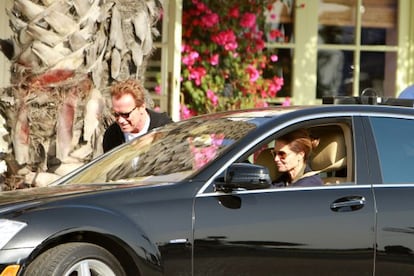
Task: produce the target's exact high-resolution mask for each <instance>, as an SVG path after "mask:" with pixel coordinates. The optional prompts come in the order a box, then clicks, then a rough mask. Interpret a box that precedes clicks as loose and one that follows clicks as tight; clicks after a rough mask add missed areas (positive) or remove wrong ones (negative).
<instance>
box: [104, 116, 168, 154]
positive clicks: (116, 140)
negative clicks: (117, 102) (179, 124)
mask: <svg viewBox="0 0 414 276" xmlns="http://www.w3.org/2000/svg"><path fill="white" fill-rule="evenodd" d="M147 112H148V115H149V117H150V125H149V128H148V131H149V130H151V129H153V128H156V127H160V126H163V125H166V124H168V123H171V122H172V120H171V118H170V117H168V115H167V113H159V112H155V111H153V110H150V109H147ZM122 143H125V137H124V133H123V132H122V130H121V128H120V127H119V125H118V124H117V123H116V122H114V123H112V124H111V125H110V126H109V127H108V128H107V129H106V131H105V134H104V137H103V142H102V147H103V151H104V152H107V151H109V150H111V149H113V148H115V147H116V146H119V145H121V144H122Z"/></svg>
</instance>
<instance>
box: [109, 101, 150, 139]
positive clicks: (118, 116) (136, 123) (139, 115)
mask: <svg viewBox="0 0 414 276" xmlns="http://www.w3.org/2000/svg"><path fill="white" fill-rule="evenodd" d="M112 112H113V114H114V117H115V120H116V122H117V124H118V125H119V127H120V128H121V130H122V132H130V133H137V132H139V131H140V130H141V129H142V128H143V126H144V125H145V120H146V111H145V104H143V105H142V106H140V107H138V106H136V105H135V101H134V98H133V97H132V96H131V95H130V94H125V95H122V96H121V97H119V98H114V97H112Z"/></svg>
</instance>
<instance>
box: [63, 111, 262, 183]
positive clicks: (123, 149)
mask: <svg viewBox="0 0 414 276" xmlns="http://www.w3.org/2000/svg"><path fill="white" fill-rule="evenodd" d="M262 120H263V118H262ZM257 123H258V118H251V117H250V118H245V117H242V116H241V114H238V115H237V116H236V117H231V118H230V117H214V116H210V117H207V118H206V117H200V118H193V119H190V120H186V121H181V122H177V123H173V124H170V125H166V126H164V127H162V128H159V129H157V130H155V131H152V132H149V133H147V134H146V135H144V136H142V137H140V138H137V139H135V140H133V141H131V142H129V143H126V144H123V145H122V146H120V147H118V148H117V149H115V150H113V151H111V152H110V153H109V154H107V155H106V156H104V157H103V158H101V159H97V160H95V161H93V162H91V164H89V166H85V167H84V168H82V169H81V170H80V171H79V172H77V173H76V174H74V175H73V176H71V177H69V178H67V181H65V184H81V183H83V184H84V183H105V182H108V183H112V184H113V183H117V182H118V183H125V182H136V183H138V182H140V183H142V184H150V183H157V182H158V183H159V182H160V181H164V182H165V181H167V182H175V181H179V180H182V179H184V178H186V177H187V176H189V175H191V174H193V173H195V172H197V171H198V170H200V169H202V168H203V167H204V166H205V165H206V164H207V163H209V162H211V161H213V160H214V159H216V158H217V157H218V156H219V155H220V154H221V153H222V152H223V151H224V150H225V149H226V148H228V147H229V146H231V145H232V144H234V143H235V142H237V141H238V140H239V139H241V138H242V137H243V136H245V135H246V134H247V133H248V132H250V131H251V130H253V129H254V128H256V124H257Z"/></svg>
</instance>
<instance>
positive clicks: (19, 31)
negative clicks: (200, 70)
mask: <svg viewBox="0 0 414 276" xmlns="http://www.w3.org/2000/svg"><path fill="white" fill-rule="evenodd" d="M161 10H162V5H161V1H158V0H106V1H102V0H89V1H85V0H71V1H69V0H15V1H14V5H13V7H12V8H11V9H10V10H8V11H7V14H8V16H9V20H10V26H11V28H12V30H13V33H14V35H13V37H11V38H7V39H2V40H1V41H0V42H1V43H0V46H1V50H2V52H3V53H4V54H5V55H6V56H7V57H8V58H9V59H10V60H11V62H12V68H11V72H12V76H11V78H12V79H11V83H12V86H11V87H10V89H4V90H3V93H4V94H3V95H5V94H6V93H9V94H10V95H9V96H10V97H12V98H13V101H12V104H10V103H8V102H7V103H5V102H3V101H0V104H1V106H2V109H4V110H5V112H4V113H5V114H6V115H5V116H6V122H7V125H8V128H9V129H10V138H11V147H12V149H13V150H12V151H11V154H10V156H8V158H9V159H11V160H13V163H14V164H17V167H18V171H17V175H19V176H21V177H23V179H24V183H25V184H26V185H28V186H43V185H47V184H49V183H50V182H51V181H53V180H54V179H56V178H58V177H60V176H62V175H64V174H67V173H68V172H69V171H71V170H73V169H74V168H76V167H78V166H81V165H83V164H84V163H86V162H88V161H90V160H91V159H92V158H94V157H96V156H98V155H100V154H102V148H101V141H102V134H103V132H104V129H105V128H106V126H107V125H108V124H109V123H110V122H111V121H112V117H111V115H110V113H109V106H108V102H109V99H108V95H107V94H106V93H105V91H107V89H106V88H107V87H108V86H109V85H110V84H111V83H112V82H113V81H116V80H122V79H126V78H131V77H133V78H137V79H141V80H142V81H144V72H145V65H146V60H147V59H148V58H149V56H150V54H151V53H152V49H153V45H152V44H153V37H154V36H155V35H157V32H156V31H154V30H155V28H154V27H155V23H156V21H157V20H158V18H159V15H160V12H161ZM1 98H2V99H3V98H4V97H1ZM9 163H10V162H9ZM14 171H16V169H15V168H14V169H13V172H14ZM9 186H10V187H12V186H15V185H9Z"/></svg>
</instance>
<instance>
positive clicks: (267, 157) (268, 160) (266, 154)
mask: <svg viewBox="0 0 414 276" xmlns="http://www.w3.org/2000/svg"><path fill="white" fill-rule="evenodd" d="M270 151H271V149H270V148H269V149H264V150H262V151H261V152H260V153H259V155H258V156H257V158H256V162H255V164H257V165H261V166H265V167H267V168H268V169H269V173H270V178H271V179H272V180H276V179H277V177H278V175H279V172H278V171H277V169H276V164H275V160H274V158H273V155H272V153H271V152H270Z"/></svg>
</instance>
